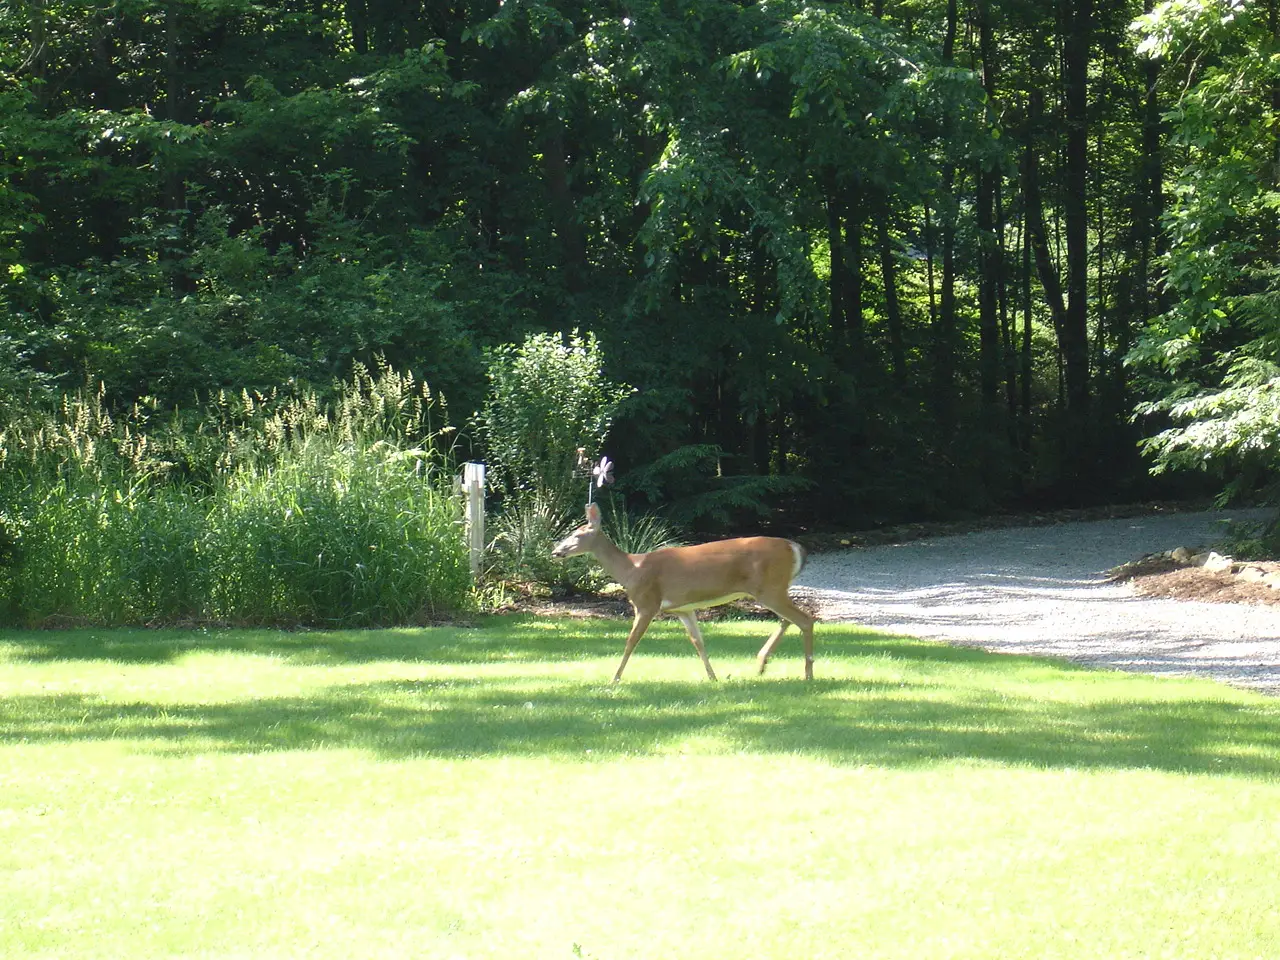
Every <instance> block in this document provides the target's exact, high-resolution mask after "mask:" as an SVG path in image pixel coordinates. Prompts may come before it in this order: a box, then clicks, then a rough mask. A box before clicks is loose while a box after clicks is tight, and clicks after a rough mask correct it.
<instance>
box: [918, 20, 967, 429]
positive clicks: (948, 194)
mask: <svg viewBox="0 0 1280 960" xmlns="http://www.w3.org/2000/svg"><path fill="white" fill-rule="evenodd" d="M958 19H959V17H958V14H957V10H956V0H947V24H946V33H945V35H944V37H943V42H942V59H943V62H945V63H946V64H947V65H948V66H950V65H951V64H952V63H953V62H954V60H955V48H956V27H957V23H958ZM948 127H949V125H948ZM947 132H948V133H949V132H950V131H949V129H948V130H947ZM955 179H956V169H955V165H954V164H952V163H947V164H945V165H944V166H943V168H942V202H941V203H940V204H939V209H938V213H939V215H940V216H941V219H942V236H941V242H942V289H941V295H940V298H939V303H938V316H937V323H936V325H935V327H934V330H933V349H934V367H933V416H934V420H935V422H936V424H937V427H938V432H939V436H940V437H941V438H944V439H949V438H950V437H951V436H952V433H953V424H954V423H955V407H956V383H955V377H956V329H957V323H956V261H955V246H956V243H955V241H956V205H955V202H954V191H955ZM926 212H927V211H926Z"/></svg>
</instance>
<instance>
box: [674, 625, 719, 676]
mask: <svg viewBox="0 0 1280 960" xmlns="http://www.w3.org/2000/svg"><path fill="white" fill-rule="evenodd" d="M676 616H677V617H679V618H680V622H681V623H683V624H684V628H685V630H686V631H688V633H689V639H690V640H692V641H693V648H694V649H695V650H697V651H698V656H699V657H701V658H702V665H703V666H704V667H706V668H707V676H708V677H710V678H711V679H712V680H714V679H716V672H715V671H714V670H712V669H711V661H710V660H708V659H707V648H706V646H705V645H704V644H703V642H702V631H701V630H699V629H698V617H697V614H694V613H677V614H676Z"/></svg>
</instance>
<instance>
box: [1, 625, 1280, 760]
mask: <svg viewBox="0 0 1280 960" xmlns="http://www.w3.org/2000/svg"><path fill="white" fill-rule="evenodd" d="M861 645H862V644H861V640H860V638H856V639H854V640H852V641H848V642H846V644H845V649H844V653H845V655H854V654H853V653H852V651H854V649H855V647H859V648H860V647H861ZM871 646H872V647H873V648H876V649H878V650H879V651H880V652H879V656H880V657H882V658H883V657H892V658H893V660H894V662H895V663H898V664H899V665H900V668H901V669H900V674H901V676H899V677H895V678H894V679H892V680H878V679H863V680H857V679H854V680H821V679H820V680H817V681H815V682H813V683H805V682H803V681H800V680H790V679H769V678H766V679H765V680H763V681H759V682H756V681H747V682H738V681H735V682H729V683H721V684H718V685H714V684H709V683H704V682H696V683H670V682H665V683H653V682H629V683H626V684H624V685H621V686H619V687H607V686H604V685H602V684H587V683H581V682H578V681H573V680H566V679H563V678H560V679H557V678H548V677H546V676H544V675H538V674H533V675H529V676H524V675H522V676H517V677H515V678H511V677H505V676H502V677H474V678H471V677H469V678H463V679H448V680H439V681H436V680H420V681H382V682H374V683H354V684H347V685H340V686H334V687H329V688H327V689H325V690H323V691H322V692H320V693H318V694H315V695H312V696H306V697H281V698H271V699H262V700H253V701H236V702H231V703H225V704H163V705H160V704H149V703H118V702H112V701H107V700H103V699H101V698H97V697H94V696H86V695H83V694H71V693H63V694H54V695H48V696H40V695H30V696H28V695H22V696H10V697H6V698H4V699H3V700H0V742H7V743H14V742H26V743H59V742H63V743H66V742H89V741H104V740H114V739H120V740H128V741H135V742H140V743H141V744H143V745H144V746H143V749H153V750H157V751H159V752H164V753H175V754H200V753H208V752H261V751H271V750H316V749H337V748H354V749H364V750H368V751H370V752H372V753H373V754H375V755H377V756H380V757H382V758H384V759H390V760H394V759H402V758H408V757H414V756H446V757H482V756H497V755H502V756H555V757H566V758H575V757H576V758H581V759H584V760H597V759H604V758H608V757H611V756H622V755H631V756H636V755H648V754H660V753H665V752H674V751H680V750H682V749H687V750H690V751H692V752H695V753H698V752H716V753H723V752H726V751H727V752H734V751H739V750H741V751H745V752H750V753H788V754H790V753H794V754H801V755H809V756H816V757H822V758H825V759H827V760H830V761H832V762H836V763H841V764H871V765H877V766H890V767H914V766H924V765H928V764H932V763H935V762H939V761H950V760H957V759H959V760H975V761H992V762H1000V763H1009V764H1017V765H1029V766H1033V767H1047V768H1061V767H1072V768H1125V769H1131V768H1150V769H1156V770H1166V771H1178V772H1191V773H1201V774H1224V775H1248V776H1260V777H1274V776H1276V775H1277V774H1280V708H1276V707H1272V706H1271V705H1270V704H1268V703H1258V702H1256V701H1253V700H1250V699H1247V698H1245V699H1242V700H1240V701H1239V702H1232V700H1231V699H1230V698H1224V699H1223V700H1213V699H1208V698H1205V697H1200V698H1187V697H1186V696H1185V691H1187V690H1189V688H1187V687H1184V686H1182V685H1179V684H1171V685H1168V686H1167V687H1166V688H1165V689H1169V690H1177V691H1181V692H1182V693H1181V695H1180V696H1168V697H1162V696H1161V685H1160V684H1159V683H1158V682H1155V681H1143V680H1141V679H1140V678H1129V679H1130V680H1132V681H1133V682H1136V683H1138V684H1139V685H1140V687H1139V688H1138V691H1137V692H1136V693H1135V694H1134V695H1133V696H1132V697H1131V698H1129V699H1124V698H1120V699H1115V700H1094V701H1092V702H1090V701H1088V700H1087V698H1086V699H1085V702H1079V701H1077V700H1064V699H1046V698H1045V697H1044V696H1042V695H1041V696H1038V695H1037V685H1036V683H1035V681H1034V680H1030V679H1029V680H1028V682H1027V683H1026V684H1025V685H1021V686H1019V685H1016V684H1008V683H994V682H992V680H993V679H999V678H1000V677H1001V675H1002V672H1004V671H1017V670H1026V669H1029V667H1028V664H1030V665H1031V667H1030V669H1036V670H1042V671H1060V675H1057V676H1058V679H1059V680H1061V679H1063V678H1064V677H1065V679H1066V680H1067V681H1068V682H1069V681H1070V679H1071V674H1073V673H1075V672H1078V671H1074V670H1073V669H1072V668H1070V667H1067V666H1062V665H1058V664H1054V663H1052V662H1051V661H1039V660H1034V659H1031V658H1021V657H1018V658H1013V657H999V656H992V655H989V654H983V653H981V652H978V651H971V650H959V649H955V648H948V647H935V646H932V645H923V644H916V643H913V642H911V641H904V642H901V643H898V642H894V641H891V640H888V639H885V638H874V639H873V640H872V641H871ZM957 664H959V668H958V669H957ZM971 666H979V667H981V668H982V670H983V671H987V676H986V679H984V678H983V674H982V673H981V672H976V673H975V672H974V671H973V670H971V669H970V667H971ZM958 673H962V674H963V676H952V674H958ZM1009 676H1011V674H1007V673H1005V674H1004V677H1003V679H1005V680H1007V679H1008V678H1009ZM1012 676H1016V673H1014V674H1012ZM1019 691H1021V692H1019ZM1117 692H1119V688H1117ZM708 740H710V741H711V742H712V743H714V744H715V745H714V746H711V747H708V746H706V742H707V741H708Z"/></svg>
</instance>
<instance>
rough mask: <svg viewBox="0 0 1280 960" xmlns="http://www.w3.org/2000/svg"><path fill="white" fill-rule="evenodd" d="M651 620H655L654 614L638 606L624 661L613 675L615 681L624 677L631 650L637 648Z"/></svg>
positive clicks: (628, 635)
mask: <svg viewBox="0 0 1280 960" xmlns="http://www.w3.org/2000/svg"><path fill="white" fill-rule="evenodd" d="M651 622H653V614H652V613H642V612H641V611H640V609H639V608H638V607H637V608H636V618H635V620H634V621H633V622H632V624H631V632H630V633H629V634H627V647H626V649H625V650H623V651H622V662H621V663H620V664H618V672H617V673H615V674H614V675H613V682H614V683H617V682H618V681H619V680H621V679H622V671H623V670H625V669H626V666H627V661H628V660H630V659H631V651H632V650H634V649H635V648H636V644H637V643H639V642H640V638H641V637H643V636H644V632H645V631H646V630H648V629H649V624H650V623H651Z"/></svg>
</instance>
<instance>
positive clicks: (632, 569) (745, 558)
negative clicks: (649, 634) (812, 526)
mask: <svg viewBox="0 0 1280 960" xmlns="http://www.w3.org/2000/svg"><path fill="white" fill-rule="evenodd" d="M586 513H587V522H586V523H585V524H583V525H582V526H580V527H578V528H577V529H576V530H574V531H573V532H572V533H570V534H569V535H568V536H567V537H565V538H564V539H563V540H561V541H560V542H559V543H557V544H556V545H555V547H554V548H552V551H551V555H552V556H553V557H556V558H557V559H564V558H565V557H573V556H577V555H578V554H583V553H589V554H591V555H592V556H594V557H595V558H596V561H597V562H598V563H599V564H600V566H601V567H603V568H604V570H605V572H606V573H607V574H609V576H611V577H612V578H613V579H614V580H616V581H617V582H618V583H619V584H621V586H622V589H623V590H625V591H626V592H627V599H628V600H630V601H631V607H632V609H633V611H634V612H635V619H634V621H633V622H632V624H631V632H630V633H629V634H627V645H626V647H625V648H624V649H623V651H622V662H621V663H619V664H618V671H617V673H615V674H614V675H613V682H614V683H617V682H618V681H620V680H621V679H622V671H623V670H625V669H626V666H627V661H628V660H630V659H631V653H632V651H633V650H635V648H636V644H638V643H639V642H640V638H641V637H643V636H644V634H645V631H646V630H648V629H649V624H650V623H652V622H653V619H654V618H655V617H657V616H658V615H659V614H662V613H670V614H674V615H675V616H676V617H677V618H679V620H680V622H681V623H682V624H684V628H685V631H686V632H687V633H688V634H689V639H690V640H691V641H692V642H693V647H694V649H695V650H697V651H698V656H699V657H700V658H701V659H702V665H703V666H704V667H705V668H706V670H707V676H708V677H709V678H710V679H712V680H715V679H716V672H715V671H714V670H713V669H711V661H710V660H708V659H707V649H706V646H705V644H704V643H703V642H702V631H701V630H699V629H698V611H699V610H702V609H705V608H707V607H716V606H719V605H721V604H724V603H730V602H732V601H734V600H738V599H740V598H742V597H751V598H752V599H754V600H755V601H756V602H758V603H760V604H761V605H762V606H764V607H767V608H768V609H769V610H771V611H772V612H773V613H775V614H776V615H777V616H778V618H779V619H781V620H782V623H781V624H780V625H779V626H778V628H777V629H776V630H775V631H774V632H773V635H772V636H770V637H769V639H768V640H767V641H765V645H764V646H763V647H761V648H760V653H759V654H758V655H757V657H756V663H757V666H758V671H757V672H758V673H761V674H763V673H764V669H765V667H766V666H767V665H768V663H769V657H770V656H771V655H772V654H773V651H774V649H775V648H776V647H777V646H778V643H779V641H781V640H782V635H783V634H784V633H786V632H787V627H789V626H791V625H792V624H795V625H796V626H797V627H799V629H800V633H801V634H802V635H803V637H804V678H805V679H806V680H812V679H813V624H814V618H813V617H811V616H809V614H807V613H805V612H804V611H803V610H801V609H800V608H799V607H798V606H796V605H795V603H793V602H792V600H791V597H790V594H789V590H790V587H791V581H792V580H793V579H795V577H796V575H797V574H799V573H800V570H801V569H802V568H803V567H804V562H805V557H806V553H805V549H804V547H802V546H800V544H798V543H796V542H795V541H793V540H784V539H782V538H781V537H740V538H738V539H735V540H720V541H715V542H712V543H702V544H697V545H695V546H690V547H663V548H662V549H659V550H654V551H652V552H651V553H625V552H623V551H622V550H621V549H620V548H619V547H618V546H617V545H616V544H614V542H613V541H612V540H610V539H609V538H608V536H606V535H605V532H604V530H603V529H602V525H601V518H600V507H599V506H598V505H596V504H594V503H589V504H587V511H586Z"/></svg>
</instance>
